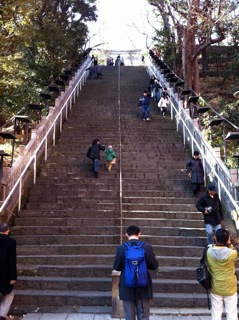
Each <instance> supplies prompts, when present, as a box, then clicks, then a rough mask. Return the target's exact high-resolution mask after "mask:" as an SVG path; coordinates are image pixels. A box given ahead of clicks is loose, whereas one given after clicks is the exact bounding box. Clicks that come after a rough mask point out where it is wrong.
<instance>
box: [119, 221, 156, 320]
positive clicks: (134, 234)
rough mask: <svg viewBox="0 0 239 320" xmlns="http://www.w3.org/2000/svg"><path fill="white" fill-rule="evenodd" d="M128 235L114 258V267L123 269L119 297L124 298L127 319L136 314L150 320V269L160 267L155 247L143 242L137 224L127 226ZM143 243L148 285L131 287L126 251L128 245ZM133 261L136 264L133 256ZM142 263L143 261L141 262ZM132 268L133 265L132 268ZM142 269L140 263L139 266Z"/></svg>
mask: <svg viewBox="0 0 239 320" xmlns="http://www.w3.org/2000/svg"><path fill="white" fill-rule="evenodd" d="M126 236H127V238H128V242H127V243H123V244H121V245H119V246H118V247H117V252H116V256H115V258H114V265H113V269H114V270H117V271H121V275H120V280H119V298H120V300H123V306H124V314H125V320H135V319H136V315H137V319H138V320H149V314H150V312H149V301H150V299H153V288H152V279H151V276H150V274H149V272H148V270H156V269H157V268H158V261H157V259H156V257H155V254H154V252H153V247H152V246H151V245H150V244H148V243H144V242H141V241H140V240H139V238H140V229H139V227H137V226H130V227H128V228H127V231H126ZM135 245H136V246H139V245H142V248H143V249H144V258H145V262H146V270H145V271H146V279H147V284H146V286H142V287H129V286H127V285H126V280H125V273H126V274H127V272H125V270H126V269H127V268H126V263H127V262H126V251H127V249H126V248H127V247H128V246H135ZM131 261H132V263H133V262H134V264H136V261H134V259H133V257H132V259H131ZM141 263H142V262H141ZM130 269H132V266H131V268H130ZM138 269H140V265H139V266H138Z"/></svg>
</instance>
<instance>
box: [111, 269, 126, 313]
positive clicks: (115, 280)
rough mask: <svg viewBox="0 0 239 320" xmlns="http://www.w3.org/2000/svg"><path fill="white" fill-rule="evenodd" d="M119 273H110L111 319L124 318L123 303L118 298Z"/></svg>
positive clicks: (114, 271)
mask: <svg viewBox="0 0 239 320" xmlns="http://www.w3.org/2000/svg"><path fill="white" fill-rule="evenodd" d="M120 274H121V271H116V270H113V271H112V274H111V276H112V313H111V318H124V308H123V303H122V301H121V300H120V298H119V278H120Z"/></svg>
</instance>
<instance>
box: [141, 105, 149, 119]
mask: <svg viewBox="0 0 239 320" xmlns="http://www.w3.org/2000/svg"><path fill="white" fill-rule="evenodd" d="M147 118H150V106H146V105H143V106H142V119H147Z"/></svg>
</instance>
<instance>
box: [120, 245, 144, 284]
mask: <svg viewBox="0 0 239 320" xmlns="http://www.w3.org/2000/svg"><path fill="white" fill-rule="evenodd" d="M124 245H125V246H126V249H125V259H126V261H125V269H124V280H125V285H126V286H127V287H130V288H141V287H145V286H147V284H148V275H147V265H146V260H145V252H144V249H143V248H142V247H143V245H144V242H141V241H139V242H138V244H131V243H130V242H125V243H124Z"/></svg>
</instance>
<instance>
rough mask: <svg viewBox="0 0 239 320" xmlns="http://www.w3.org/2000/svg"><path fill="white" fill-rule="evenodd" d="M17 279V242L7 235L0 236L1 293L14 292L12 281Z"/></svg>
mask: <svg viewBox="0 0 239 320" xmlns="http://www.w3.org/2000/svg"><path fill="white" fill-rule="evenodd" d="M16 279H17V267H16V241H15V240H14V239H12V238H10V237H9V236H8V235H6V234H0V293H2V294H7V293H9V292H11V291H12V289H13V285H10V281H11V280H16Z"/></svg>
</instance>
